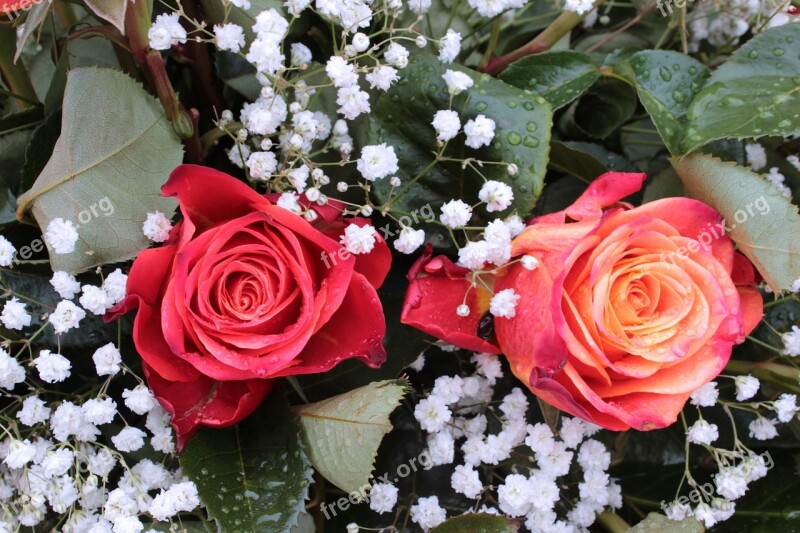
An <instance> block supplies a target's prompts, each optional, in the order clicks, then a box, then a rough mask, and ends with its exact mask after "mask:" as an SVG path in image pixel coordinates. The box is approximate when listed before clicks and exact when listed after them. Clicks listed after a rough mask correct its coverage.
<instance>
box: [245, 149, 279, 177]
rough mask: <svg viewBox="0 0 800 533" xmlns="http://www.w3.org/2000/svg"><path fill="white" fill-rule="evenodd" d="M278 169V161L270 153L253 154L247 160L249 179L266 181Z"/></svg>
mask: <svg viewBox="0 0 800 533" xmlns="http://www.w3.org/2000/svg"><path fill="white" fill-rule="evenodd" d="M277 168H278V160H277V159H276V158H275V154H273V153H272V152H253V153H251V154H250V157H248V158H247V169H248V170H249V171H250V177H251V178H253V179H256V180H260V181H266V180H267V179H268V178H269V177H270V175H271V174H274V173H275V170H276V169H277Z"/></svg>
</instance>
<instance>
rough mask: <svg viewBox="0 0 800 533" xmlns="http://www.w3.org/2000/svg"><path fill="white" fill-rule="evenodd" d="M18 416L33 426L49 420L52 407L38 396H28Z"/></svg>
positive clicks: (20, 419) (26, 423) (23, 421)
mask: <svg viewBox="0 0 800 533" xmlns="http://www.w3.org/2000/svg"><path fill="white" fill-rule="evenodd" d="M0 364H2V363H0ZM17 418H18V419H19V421H20V422H22V423H23V424H25V425H26V426H28V427H33V426H35V425H36V424H42V423H44V422H47V419H48V418H50V408H49V407H47V404H45V403H44V401H43V400H41V399H39V398H37V397H36V396H28V397H27V398H25V399H24V400H23V401H22V409H20V410H19V411H17Z"/></svg>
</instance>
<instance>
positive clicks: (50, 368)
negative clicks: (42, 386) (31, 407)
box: [33, 350, 72, 383]
mask: <svg viewBox="0 0 800 533" xmlns="http://www.w3.org/2000/svg"><path fill="white" fill-rule="evenodd" d="M33 364H34V366H35V367H36V370H37V371H38V372H39V377H40V378H41V379H42V381H44V382H46V383H58V382H61V381H64V380H65V379H67V378H68V377H69V375H70V368H72V363H70V362H69V359H67V358H66V357H64V356H63V355H61V354H57V353H52V352H51V351H50V350H42V351H40V352H39V356H38V357H37V358H36V359H34V360H33Z"/></svg>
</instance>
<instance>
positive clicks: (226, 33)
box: [214, 23, 245, 54]
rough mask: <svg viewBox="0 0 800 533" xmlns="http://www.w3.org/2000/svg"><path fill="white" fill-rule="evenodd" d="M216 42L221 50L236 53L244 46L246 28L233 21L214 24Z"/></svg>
mask: <svg viewBox="0 0 800 533" xmlns="http://www.w3.org/2000/svg"><path fill="white" fill-rule="evenodd" d="M214 42H215V43H216V45H217V48H219V49H220V50H228V51H229V52H233V53H234V54H236V53H238V52H239V50H241V49H242V47H244V42H245V41H244V30H243V29H242V27H241V26H239V25H237V24H233V23H228V24H222V25H220V24H216V25H214Z"/></svg>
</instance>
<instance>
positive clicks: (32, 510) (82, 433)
mask: <svg viewBox="0 0 800 533" xmlns="http://www.w3.org/2000/svg"><path fill="white" fill-rule="evenodd" d="M62 281H63V280H62ZM92 360H93V362H94V364H95V368H96V371H97V374H98V375H99V376H101V377H102V376H108V377H107V381H106V382H105V384H103V385H102V386H101V387H100V392H99V394H98V395H97V396H90V397H88V398H87V397H80V398H81V401H78V400H76V399H75V398H73V400H75V401H72V400H60V401H56V402H53V401H51V400H50V397H49V395H48V394H47V393H46V392H45V390H44V387H41V386H38V385H35V383H36V378H38V380H39V381H40V382H43V383H48V384H51V383H58V382H61V381H64V380H65V379H68V378H69V377H70V372H71V367H72V364H71V361H70V360H69V359H67V358H66V357H64V356H62V355H60V354H58V353H53V352H51V351H50V350H41V351H40V352H39V355H38V356H37V357H35V358H34V359H33V360H32V362H31V363H32V366H33V367H34V369H35V374H36V376H34V375H29V376H26V374H25V369H24V367H23V366H22V365H21V364H20V362H19V361H18V360H17V358H16V357H12V356H11V355H10V354H9V353H8V352H7V351H5V350H3V349H0V388H3V389H6V390H7V391H9V392H10V391H14V392H19V386H20V384H22V383H23V382H25V381H26V377H27V378H28V381H27V382H28V383H33V384H34V385H32V386H31V388H29V392H28V393H27V394H24V395H21V396H11V398H14V399H13V400H12V401H11V402H9V403H7V404H6V405H5V406H4V407H3V409H2V411H0V415H2V416H3V417H4V419H5V420H7V421H10V423H4V433H5V435H6V437H5V438H4V440H2V441H0V531H14V530H16V529H17V528H19V527H34V526H36V525H37V524H40V523H41V522H42V521H43V520H44V519H45V518H46V517H47V516H48V513H50V512H52V513H57V514H59V515H61V516H62V519H63V523H62V526H61V528H60V530H61V531H66V532H88V531H91V532H112V533H127V532H134V533H135V532H140V531H144V530H145V528H146V526H145V524H148V523H152V522H153V521H165V520H170V519H171V518H172V517H175V516H177V514H178V513H180V512H184V511H187V512H188V511H192V510H194V509H195V508H196V507H197V506H198V505H200V501H199V497H198V495H197V489H196V487H195V486H194V484H193V483H192V482H190V481H188V480H186V479H185V478H184V476H183V475H182V474H181V473H180V470H177V471H170V470H167V469H166V468H165V467H163V466H161V465H160V464H156V463H154V462H152V461H151V460H149V459H143V460H141V461H139V462H138V463H136V464H135V465H134V466H133V467H129V462H128V460H126V459H125V456H124V454H126V453H130V452H135V451H138V450H140V449H142V448H143V447H144V446H145V444H146V440H145V439H146V438H147V437H148V433H147V432H145V431H144V430H142V429H139V428H137V427H132V426H128V425H124V427H122V429H121V430H119V431H116V432H114V434H113V435H112V436H111V437H110V441H111V444H112V445H113V448H112V447H109V446H108V445H104V444H101V443H100V442H99V441H100V440H101V438H100V434H101V431H100V426H108V425H109V424H112V423H114V422H115V421H117V423H119V422H122V421H123V419H122V418H120V417H119V416H118V415H119V414H120V411H119V406H118V404H117V400H115V399H114V398H113V397H111V396H109V395H108V394H107V393H106V392H104V391H106V390H107V389H108V384H109V381H110V380H111V379H112V377H113V376H114V375H116V374H117V373H119V372H120V370H121V369H122V368H123V365H122V357H121V355H120V353H119V350H117V348H116V347H115V346H114V345H113V344H111V343H109V344H107V345H105V346H102V347H101V348H98V349H97V350H96V351H95V353H94V355H93V356H92ZM120 400H122V403H124V404H125V407H126V408H127V409H128V410H129V411H131V412H132V413H135V414H137V415H142V416H144V415H146V421H145V424H144V425H145V428H146V429H147V430H148V432H149V434H150V435H151V437H150V438H149V442H150V446H151V447H152V448H153V449H154V450H155V451H156V452H160V453H163V454H173V453H174V452H175V444H174V440H173V434H172V429H171V428H170V426H169V422H170V421H169V415H168V414H167V412H166V411H164V409H163V408H162V407H161V406H160V405H159V404H158V402H157V401H156V400H155V398H154V397H153V394H152V393H151V392H150V390H149V389H148V388H147V387H146V386H145V385H143V384H140V385H137V386H135V387H133V388H130V389H125V390H124V391H123V393H122V395H121V398H120ZM126 416H130V415H126ZM118 419H119V420H118Z"/></svg>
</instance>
